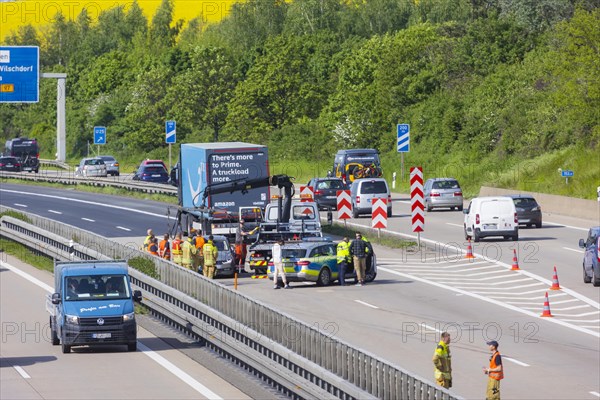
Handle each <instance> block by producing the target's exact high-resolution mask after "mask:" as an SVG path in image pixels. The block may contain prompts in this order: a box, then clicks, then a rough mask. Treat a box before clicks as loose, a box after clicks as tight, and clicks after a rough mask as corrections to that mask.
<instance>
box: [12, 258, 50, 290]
mask: <svg viewBox="0 0 600 400" xmlns="http://www.w3.org/2000/svg"><path fill="white" fill-rule="evenodd" d="M0 266H2V267H4V268H8V269H9V270H11V271H12V272H14V273H15V274H17V275H19V276H22V277H23V278H25V279H27V280H28V281H29V282H31V283H33V284H35V285H38V286H39V287H41V288H42V289H44V290H45V291H47V292H48V293H54V289H53V288H52V287H50V286H49V285H46V284H45V283H44V282H42V281H40V280H39V279H38V278H34V277H33V276H31V275H29V274H28V273H26V272H23V271H21V270H20V269H18V268H17V267H13V266H12V265H10V264H7V263H5V262H4V261H1V260H0Z"/></svg>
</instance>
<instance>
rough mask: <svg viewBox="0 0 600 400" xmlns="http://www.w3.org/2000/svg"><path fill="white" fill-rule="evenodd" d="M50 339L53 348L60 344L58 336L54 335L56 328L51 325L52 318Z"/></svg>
mask: <svg viewBox="0 0 600 400" xmlns="http://www.w3.org/2000/svg"><path fill="white" fill-rule="evenodd" d="M50 338H51V340H52V345H53V346H58V345H59V344H60V339H59V338H58V335H57V334H56V328H55V326H54V324H53V323H52V317H50Z"/></svg>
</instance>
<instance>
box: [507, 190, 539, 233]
mask: <svg viewBox="0 0 600 400" xmlns="http://www.w3.org/2000/svg"><path fill="white" fill-rule="evenodd" d="M509 197H511V198H512V199H513V202H514V203H515V208H516V209H517V218H518V219H519V225H527V227H528V228H530V227H532V226H533V225H535V227H536V228H541V227H542V207H540V205H539V204H538V202H537V201H535V199H534V198H533V196H531V195H527V194H513V195H511V196H509Z"/></svg>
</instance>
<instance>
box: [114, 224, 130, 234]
mask: <svg viewBox="0 0 600 400" xmlns="http://www.w3.org/2000/svg"><path fill="white" fill-rule="evenodd" d="M116 228H117V229H121V230H123V231H127V232H131V229H129V228H125V227H122V226H118V225H117V226H116Z"/></svg>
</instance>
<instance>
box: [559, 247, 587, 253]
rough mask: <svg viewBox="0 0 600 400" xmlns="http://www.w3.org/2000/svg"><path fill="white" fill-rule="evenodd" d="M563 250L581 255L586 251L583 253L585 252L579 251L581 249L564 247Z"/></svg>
mask: <svg viewBox="0 0 600 400" xmlns="http://www.w3.org/2000/svg"><path fill="white" fill-rule="evenodd" d="M563 249H565V250H569V251H574V252H575V253H581V254H583V253H585V251H583V250H579V249H572V248H570V247H563Z"/></svg>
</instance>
